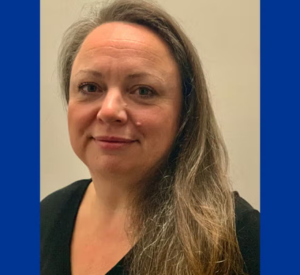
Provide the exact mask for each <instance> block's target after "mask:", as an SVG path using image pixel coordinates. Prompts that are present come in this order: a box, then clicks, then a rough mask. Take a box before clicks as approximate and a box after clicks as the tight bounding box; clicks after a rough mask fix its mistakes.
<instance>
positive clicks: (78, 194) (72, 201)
mask: <svg viewBox="0 0 300 275" xmlns="http://www.w3.org/2000/svg"><path fill="white" fill-rule="evenodd" d="M90 182H91V180H90V179H85V180H79V181H76V182H74V183H72V184H70V185H68V186H66V187H64V188H62V189H59V190H57V191H55V192H53V193H52V194H50V195H48V196H47V197H46V198H44V199H43V200H42V201H41V205H40V215H41V228H43V227H44V226H48V225H49V222H51V221H54V220H55V219H56V217H58V216H59V214H60V213H61V212H62V211H68V210H70V211H71V209H69V208H70V205H76V204H77V203H76V202H77V201H79V202H80V201H81V199H82V197H83V195H84V193H85V190H86V188H87V187H88V185H89V183H90Z"/></svg>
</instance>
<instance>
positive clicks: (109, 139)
mask: <svg viewBox="0 0 300 275" xmlns="http://www.w3.org/2000/svg"><path fill="white" fill-rule="evenodd" d="M94 139H95V140H96V141H102V142H111V143H132V142H135V141H136V140H134V139H129V138H123V137H114V136H100V137H94Z"/></svg>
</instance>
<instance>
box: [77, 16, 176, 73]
mask: <svg viewBox="0 0 300 275" xmlns="http://www.w3.org/2000/svg"><path fill="white" fill-rule="evenodd" d="M98 54H100V55H102V56H109V57H112V58H115V59H118V58H123V59H124V58H131V59H133V58H137V59H140V60H144V61H148V62H149V61H150V62H154V63H156V65H160V66H162V67H164V68H165V69H168V67H171V68H173V69H174V67H177V64H176V62H175V60H174V58H173V56H172V54H171V51H170V49H169V47H168V45H167V44H166V42H165V41H163V40H162V39H161V38H160V37H159V36H158V35H157V34H155V33H154V32H153V31H151V30H150V29H148V28H146V27H144V26H141V25H137V24H131V23H124V22H110V23H105V24H103V25H100V26H99V27H97V28H96V29H94V30H93V31H92V32H91V33H90V34H89V35H88V36H87V38H86V39H85V40H84V42H83V43H82V46H81V48H80V50H79V53H78V55H77V57H76V59H77V60H78V59H85V58H91V57H92V58H93V57H96V56H97V55H98ZM76 59H75V63H76ZM93 59H94V58H93ZM74 65H75V64H74ZM169 69H170V68H169Z"/></svg>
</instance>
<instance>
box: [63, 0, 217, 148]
mask: <svg viewBox="0 0 300 275" xmlns="http://www.w3.org/2000/svg"><path fill="white" fill-rule="evenodd" d="M109 22H124V23H132V24H136V25H139V26H144V27H146V28H148V29H149V30H151V31H152V32H153V33H154V34H156V35H157V36H159V37H160V38H161V40H162V41H164V43H165V44H166V46H167V47H168V48H169V50H170V53H171V55H172V56H173V58H174V60H175V62H176V63H177V65H178V70H179V73H180V77H181V83H180V84H181V93H182V109H181V116H180V121H179V122H180V131H179V133H178V140H180V143H181V147H182V144H183V142H185V144H190V143H191V141H190V139H193V140H197V144H198V145H199V146H200V147H201V148H202V149H203V148H204V147H203V146H204V143H203V142H204V140H205V136H206V134H207V131H208V130H209V129H207V128H208V124H209V122H208V120H210V121H211V122H212V124H214V115H213V112H212V110H211V106H210V103H209V97H208V93H207V89H206V83H205V79H204V76H203V72H202V68H201V65H200V61H199V58H198V55H197V53H196V51H195V49H194V47H193V45H192V44H191V42H190V40H189V39H188V38H187V36H186V35H185V34H184V32H183V31H182V30H181V28H180V27H179V26H178V25H177V23H176V22H175V21H174V20H173V18H172V17H171V16H169V15H168V14H167V13H166V12H165V11H163V10H162V9H160V8H159V7H157V6H156V5H153V4H151V3H149V2H147V1H135V0H126V1H122V0H121V1H120V0H119V1H114V2H112V3H111V4H109V5H108V6H107V7H104V8H102V9H99V7H96V8H95V9H94V10H92V12H91V13H90V14H88V16H87V17H85V18H83V19H82V20H80V21H78V22H77V23H75V24H73V25H72V26H71V28H70V29H69V30H68V31H67V32H66V34H65V37H64V39H63V44H62V47H61V51H60V55H59V75H60V81H61V87H62V90H63V94H64V98H65V100H66V102H67V103H69V98H70V79H71V72H72V67H73V63H74V60H75V58H76V56H77V54H78V52H79V51H80V48H81V45H82V43H83V42H84V40H85V39H86V37H87V36H88V35H89V34H90V33H91V32H92V31H93V30H95V29H96V28H98V27H99V26H100V25H103V24H105V23H109ZM99 40H101V37H99ZM178 80H179V79H174V82H175V81H178ZM184 133H186V135H188V136H186V135H185V134H184ZM184 135H185V137H184ZM199 135H200V136H199ZM199 138H200V140H202V142H201V144H199ZM177 147H178V146H177Z"/></svg>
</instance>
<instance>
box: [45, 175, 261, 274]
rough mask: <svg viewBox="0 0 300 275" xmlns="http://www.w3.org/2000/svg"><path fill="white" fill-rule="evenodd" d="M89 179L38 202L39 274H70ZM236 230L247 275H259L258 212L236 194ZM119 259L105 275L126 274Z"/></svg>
mask: <svg viewBox="0 0 300 275" xmlns="http://www.w3.org/2000/svg"><path fill="white" fill-rule="evenodd" d="M90 182H91V180H90V179H89V180H80V181H77V182H75V183H73V184H71V185H69V186H67V187H65V188H63V189H60V190H58V191H56V192H54V193H52V194H51V195H49V196H48V197H46V198H45V199H44V200H43V201H42V202H41V275H61V274H64V275H71V262H70V248H71V239H72V232H73V229H74V225H75V220H76V216H77V212H78V209H79V206H80V204H81V201H82V198H83V195H84V194H85V191H86V189H87V187H88V185H89V183H90ZM234 194H235V204H236V230H237V237H238V242H239V246H240V249H241V253H242V256H243V259H244V262H245V266H246V268H247V270H246V271H247V273H248V274H249V275H259V258H260V257H259V212H258V211H257V210H254V209H253V208H252V207H251V205H250V204H249V203H247V202H246V201H245V200H244V199H242V198H241V197H240V196H239V195H238V193H237V192H234ZM122 262H123V260H121V261H120V262H119V263H118V264H117V265H115V266H114V267H113V268H112V269H111V270H110V271H109V272H108V273H107V275H121V274H126V273H125V271H124V270H123V268H122Z"/></svg>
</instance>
